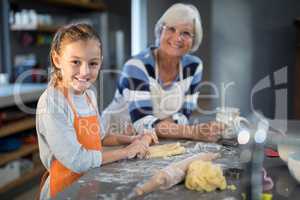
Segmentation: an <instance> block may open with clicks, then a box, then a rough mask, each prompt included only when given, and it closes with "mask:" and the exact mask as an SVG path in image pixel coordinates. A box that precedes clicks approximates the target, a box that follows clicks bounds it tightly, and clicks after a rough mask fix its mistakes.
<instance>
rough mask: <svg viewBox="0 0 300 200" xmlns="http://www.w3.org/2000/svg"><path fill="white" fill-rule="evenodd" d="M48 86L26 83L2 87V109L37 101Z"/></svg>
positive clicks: (0, 93)
mask: <svg viewBox="0 0 300 200" xmlns="http://www.w3.org/2000/svg"><path fill="white" fill-rule="evenodd" d="M46 88H47V84H37V83H34V84H33V83H32V84H30V83H25V84H8V85H0V108H4V107H7V106H13V105H16V104H19V103H26V102H31V101H35V100H37V99H38V98H39V97H40V95H41V94H42V93H43V91H44V90H45V89H46Z"/></svg>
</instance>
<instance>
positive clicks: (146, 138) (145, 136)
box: [136, 131, 159, 147]
mask: <svg viewBox="0 0 300 200" xmlns="http://www.w3.org/2000/svg"><path fill="white" fill-rule="evenodd" d="M136 139H138V140H140V141H141V142H142V143H143V144H144V145H145V146H146V147H149V146H150V145H151V144H158V143H159V142H158V138H157V135H156V133H155V132H152V131H151V132H147V131H145V132H144V133H142V134H139V135H137V136H136Z"/></svg>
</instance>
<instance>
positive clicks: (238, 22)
mask: <svg viewBox="0 0 300 200" xmlns="http://www.w3.org/2000/svg"><path fill="white" fill-rule="evenodd" d="M174 2H175V1H170V0H168V1H163V2H161V1H159V0H151V1H148V4H149V7H148V13H151V14H148V25H147V26H148V38H149V44H151V43H153V42H154V34H153V30H154V25H155V23H156V21H157V20H158V18H159V17H160V16H161V15H162V13H163V12H164V11H165V10H166V9H167V8H168V7H169V6H170V5H172V4H173V3H174ZM176 2H185V3H192V4H194V5H195V6H197V7H198V9H199V10H200V14H201V17H202V23H203V29H204V39H203V43H202V45H201V46H200V49H199V51H197V52H196V54H197V55H198V56H199V57H201V59H202V60H203V62H204V80H209V81H212V83H213V84H214V85H215V86H216V87H217V88H218V92H219V95H221V91H222V90H221V88H222V84H225V85H227V86H228V88H227V90H226V95H225V105H227V106H236V107H239V108H241V111H242V113H243V114H245V115H247V114H249V113H250V112H251V105H252V104H251V91H252V90H253V88H254V87H255V86H261V87H267V85H266V83H267V84H268V83H269V81H268V80H270V87H267V88H265V89H262V90H260V91H257V92H255V93H254V94H253V98H252V99H253V108H254V109H256V110H260V111H261V112H263V114H264V115H266V116H267V117H270V118H273V117H275V115H276V117H280V118H281V117H282V118H284V117H285V115H286V114H287V113H285V110H287V105H291V104H292V96H293V86H292V85H293V84H292V83H293V78H292V75H293V69H294V67H295V48H296V38H295V37H296V30H295V27H294V25H293V20H294V19H295V18H296V17H299V16H300V12H299V11H300V2H299V1H297V0H290V1H281V0H264V1H259V0H254V1H248V0H226V1H219V0H189V1H176ZM284 66H288V68H287V73H284V70H283V71H279V73H277V75H278V76H281V79H282V78H283V82H287V84H285V83H283V84H278V85H276V84H275V85H274V83H275V82H274V80H275V78H274V77H275V76H274V75H273V73H274V72H275V71H277V70H279V69H281V68H282V67H284ZM284 74H287V76H288V77H287V79H286V81H284ZM268 76H269V79H268ZM266 77H267V78H266ZM264 78H266V79H265V80H266V82H265V83H259V81H260V80H262V79H264ZM279 79H280V78H279ZM276 83H277V82H276ZM202 89H203V92H204V93H206V92H210V93H212V94H215V92H214V90H207V89H208V88H202ZM278 89H279V90H278ZM286 93H287V94H288V98H287V99H286V98H285V95H286ZM276 95H277V97H278V98H277V100H275V99H276ZM285 99H286V102H285ZM221 100H222V99H221V98H217V99H213V100H212V101H211V106H210V108H211V109H213V108H215V107H216V106H220V105H221ZM288 109H289V113H288V115H289V117H292V116H293V110H292V107H288Z"/></svg>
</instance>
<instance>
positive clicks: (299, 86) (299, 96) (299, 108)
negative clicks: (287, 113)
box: [293, 18, 300, 119]
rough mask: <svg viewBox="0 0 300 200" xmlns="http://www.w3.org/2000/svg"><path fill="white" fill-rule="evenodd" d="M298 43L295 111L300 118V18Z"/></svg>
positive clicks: (297, 24) (296, 22)
mask: <svg viewBox="0 0 300 200" xmlns="http://www.w3.org/2000/svg"><path fill="white" fill-rule="evenodd" d="M295 25H296V27H297V43H296V48H297V49H296V66H295V74H294V85H293V90H294V106H293V107H294V113H295V118H296V119H300V18H298V19H296V21H295Z"/></svg>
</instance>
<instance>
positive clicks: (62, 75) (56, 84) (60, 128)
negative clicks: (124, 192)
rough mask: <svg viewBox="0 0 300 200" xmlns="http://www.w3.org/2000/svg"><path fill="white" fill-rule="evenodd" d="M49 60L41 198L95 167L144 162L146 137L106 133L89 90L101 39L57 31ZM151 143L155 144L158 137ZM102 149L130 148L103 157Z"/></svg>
mask: <svg viewBox="0 0 300 200" xmlns="http://www.w3.org/2000/svg"><path fill="white" fill-rule="evenodd" d="M50 61H51V65H52V69H53V73H52V76H51V80H50V84H49V86H48V88H47V89H46V91H45V92H44V93H43V94H42V95H41V97H40V99H39V102H38V106H37V118H36V129H37V133H38V141H39V149H40V158H41V161H42V163H43V165H44V166H45V167H46V169H47V171H48V172H49V173H48V174H49V175H48V177H47V179H45V178H44V180H45V181H42V182H43V183H42V184H43V185H42V192H41V196H40V198H41V199H46V198H50V197H51V198H53V197H55V196H56V195H57V193H58V192H61V191H63V190H64V189H65V188H67V187H68V186H69V185H70V184H71V183H73V182H74V181H76V180H77V179H79V178H80V176H81V175H82V174H83V173H84V172H85V171H87V170H89V169H91V168H94V167H99V166H100V165H101V164H106V163H110V162H114V161H117V160H120V159H126V158H133V157H135V156H136V155H137V154H139V156H142V157H143V156H144V155H145V152H146V150H147V145H146V144H144V143H143V142H142V140H144V139H143V137H145V135H142V136H132V137H130V136H125V135H114V134H105V132H104V131H103V129H102V126H101V123H100V119H99V113H98V109H97V103H96V98H95V95H94V94H93V92H92V91H91V90H89V89H88V88H89V87H90V86H91V85H92V83H94V82H95V80H96V79H97V76H98V72H99V69H100V67H101V63H102V48H101V40H100V38H99V36H98V35H97V33H96V32H95V31H94V30H93V28H92V27H91V26H90V25H87V24H71V25H68V26H65V27H62V28H61V29H59V30H58V32H57V33H56V34H55V36H54V39H53V42H52V46H51V51H50ZM147 138H149V134H148V135H147ZM151 139H152V141H153V142H154V143H156V142H157V138H156V137H155V135H151ZM101 140H102V141H101ZM102 144H104V145H121V144H129V145H128V146H127V147H125V148H123V149H118V150H113V151H107V152H103V151H102Z"/></svg>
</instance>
